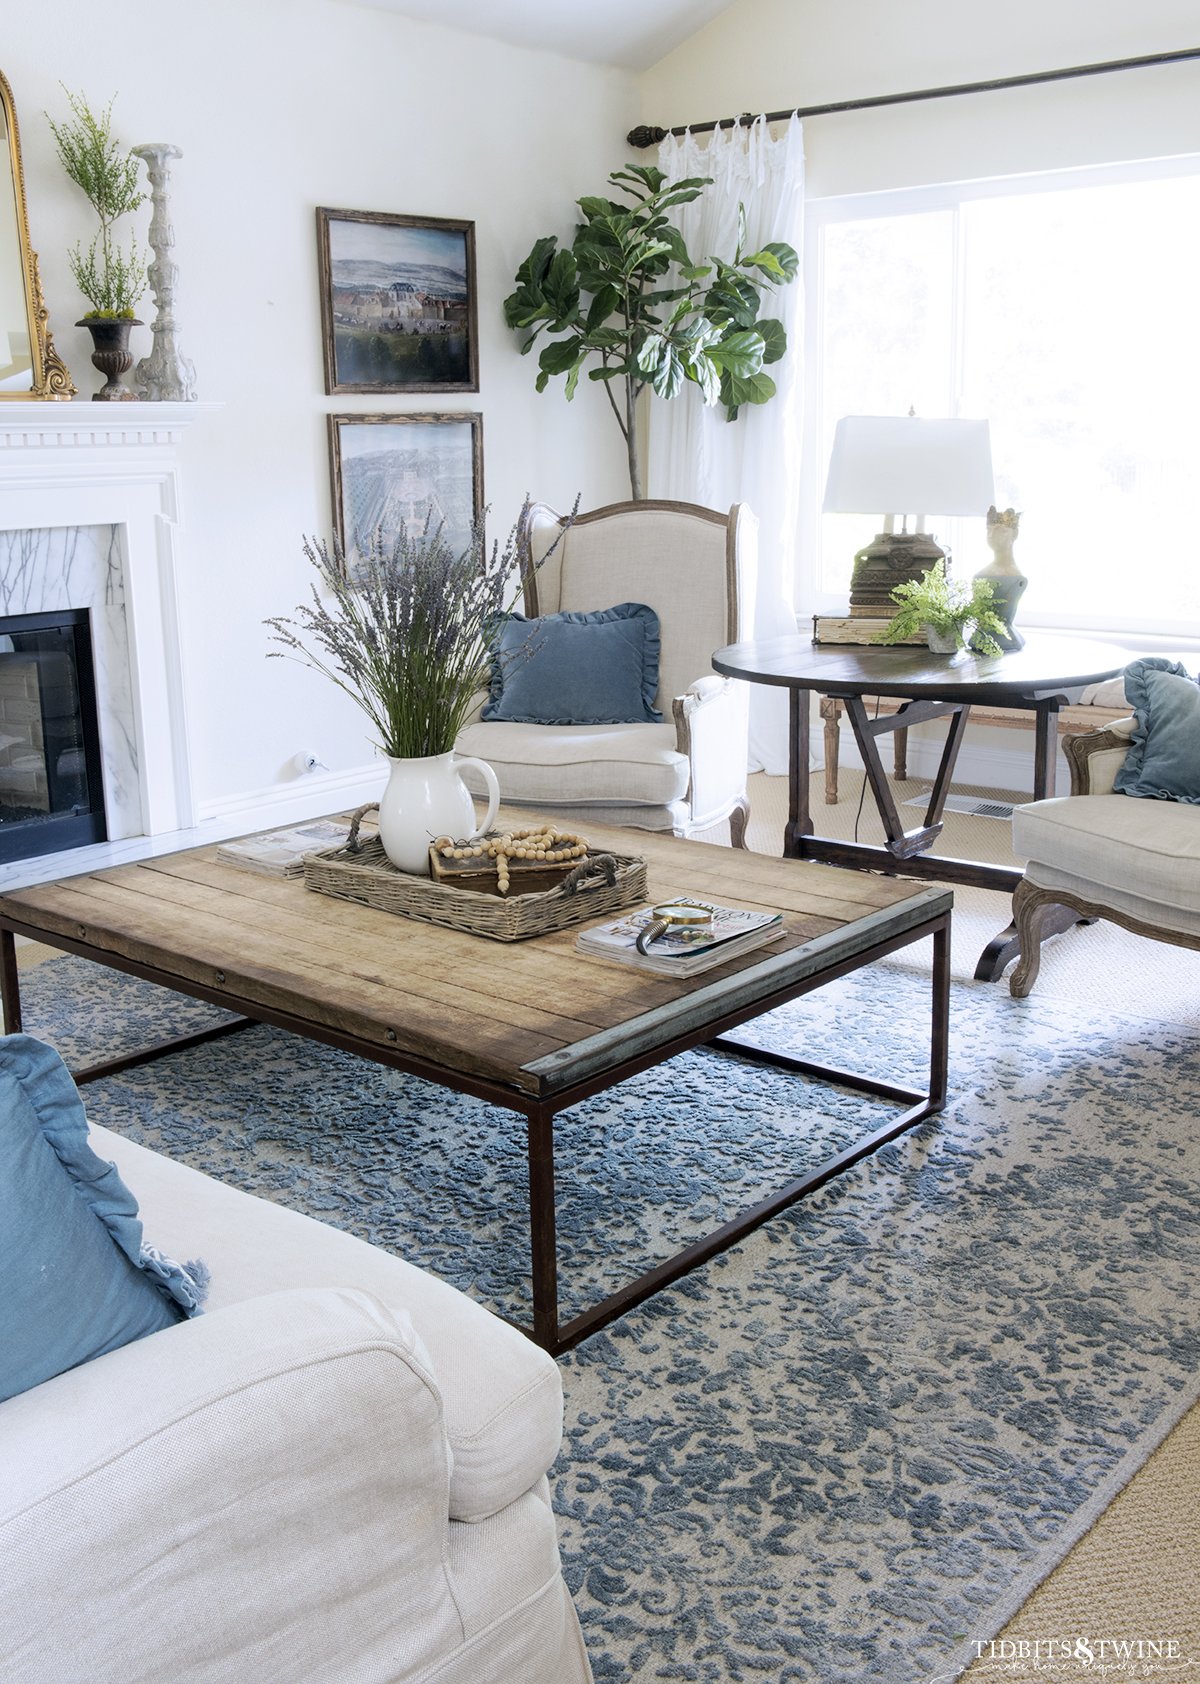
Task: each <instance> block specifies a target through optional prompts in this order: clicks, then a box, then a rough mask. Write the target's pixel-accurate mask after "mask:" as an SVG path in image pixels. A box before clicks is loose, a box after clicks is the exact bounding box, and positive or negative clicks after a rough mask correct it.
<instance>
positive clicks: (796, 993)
mask: <svg viewBox="0 0 1200 1684" xmlns="http://www.w3.org/2000/svg"><path fill="white" fill-rule="evenodd" d="M15 935H24V936H28V937H29V938H30V939H31V940H33V941H37V942H40V943H43V944H45V945H47V946H52V947H56V948H61V949H62V950H63V951H65V952H68V953H75V954H78V955H79V956H80V957H82V958H85V959H91V960H94V961H96V962H98V963H100V964H103V965H106V966H107V967H109V968H110V969H113V970H118V971H123V972H126V973H127V974H128V975H130V976H136V977H139V978H141V979H143V980H145V981H147V982H153V983H157V984H158V985H159V986H160V987H163V988H166V989H168V990H170V991H171V992H173V993H177V994H185V995H189V996H191V997H192V998H195V999H199V1000H205V1001H208V1002H209V1003H211V1004H213V1005H216V1006H221V1007H224V1008H226V1009H228V1010H230V1011H234V1012H238V1013H239V1014H241V1015H239V1016H237V1017H235V1018H233V1019H232V1020H231V1021H227V1022H224V1023H220V1024H216V1025H214V1026H212V1027H210V1028H208V1029H202V1030H199V1031H196V1032H195V1033H193V1034H189V1035H181V1036H177V1037H174V1038H173V1039H171V1040H167V1041H162V1042H158V1043H156V1044H155V1045H154V1046H150V1047H144V1048H141V1049H139V1050H138V1051H136V1052H132V1053H129V1054H126V1055H124V1056H122V1057H119V1058H113V1059H107V1060H105V1061H103V1062H101V1063H97V1064H92V1065H89V1066H88V1067H87V1068H85V1069H82V1070H80V1071H78V1072H76V1073H75V1080H76V1082H80V1083H82V1082H91V1081H96V1080H98V1079H100V1078H101V1077H104V1076H113V1075H116V1074H118V1073H119V1072H120V1071H123V1070H129V1069H132V1068H133V1067H134V1066H136V1065H140V1064H146V1063H149V1062H150V1061H151V1060H153V1059H156V1058H161V1057H162V1056H163V1055H164V1054H167V1053H172V1052H180V1051H182V1050H184V1049H185V1048H187V1047H194V1046H199V1045H201V1044H203V1043H204V1042H207V1041H213V1040H217V1039H220V1038H221V1037H223V1036H226V1035H231V1034H234V1033H236V1032H238V1031H239V1030H242V1029H246V1028H249V1027H251V1026H252V1025H253V1024H255V1023H269V1024H272V1025H274V1026H275V1027H277V1028H280V1029H285V1030H288V1031H290V1032H291V1033H293V1034H297V1035H301V1036H304V1037H305V1038H307V1039H309V1040H314V1041H321V1042H324V1043H325V1044H327V1045H329V1046H333V1047H338V1048H341V1049H342V1050H343V1051H346V1052H351V1053H355V1054H357V1055H358V1056H359V1057H362V1058H368V1059H370V1060H372V1061H373V1062H375V1063H377V1064H383V1065H386V1066H388V1067H390V1068H392V1069H396V1070H402V1071H404V1072H406V1073H407V1074H409V1075H413V1076H422V1077H424V1078H425V1079H426V1080H427V1081H431V1082H435V1083H437V1084H438V1085H439V1086H441V1087H444V1088H449V1089H451V1090H452V1091H454V1092H457V1093H465V1094H470V1095H471V1096H472V1097H473V1098H476V1099H482V1100H485V1101H487V1102H489V1103H490V1104H493V1105H497V1106H501V1107H503V1108H505V1109H508V1110H513V1111H517V1112H519V1113H520V1114H521V1115H523V1116H524V1118H525V1120H526V1125H527V1144H528V1163H529V1229H530V1253H531V1270H532V1297H533V1325H532V1327H531V1328H530V1327H527V1326H523V1325H522V1324H521V1323H515V1324H514V1325H516V1326H518V1327H520V1330H521V1331H522V1332H523V1333H525V1334H527V1335H528V1336H529V1337H530V1338H532V1339H533V1340H534V1341H535V1342H536V1343H537V1344H539V1345H541V1346H542V1347H543V1348H544V1349H545V1350H547V1351H549V1352H550V1353H551V1354H552V1355H554V1356H557V1355H558V1354H559V1353H560V1352H563V1351H566V1350H569V1349H570V1348H571V1346H573V1345H576V1344H578V1343H579V1341H580V1340H581V1339H583V1338H585V1337H586V1336H587V1335H588V1334H590V1333H594V1332H595V1331H596V1330H597V1329H599V1328H601V1327H605V1326H607V1325H608V1323H609V1322H612V1321H614V1320H615V1319H616V1318H617V1317H618V1316H620V1315H622V1314H624V1312H625V1311H626V1310H630V1309H632V1308H633V1307H634V1306H635V1305H637V1304H640V1303H642V1302H643V1301H644V1300H645V1299H647V1298H649V1297H650V1296H651V1295H652V1294H653V1293H655V1292H657V1291H659V1290H660V1289H661V1288H662V1287H665V1286H667V1285H669V1284H670V1283H671V1282H672V1281H676V1280H678V1279H679V1278H680V1277H681V1276H682V1275H685V1274H687V1273H688V1272H689V1270H692V1269H694V1268H696V1267H697V1266H698V1265H699V1264H701V1263H704V1262H706V1261H707V1260H708V1259H709V1258H711V1257H714V1256H716V1255H717V1254H718V1253H719V1252H722V1251H725V1250H727V1249H728V1247H730V1246H731V1245H733V1244H735V1243H736V1241H738V1240H739V1239H741V1238H742V1237H743V1236H744V1235H746V1234H749V1233H750V1232H752V1231H753V1230H754V1229H755V1228H758V1227H761V1225H762V1224H763V1223H764V1222H766V1221H768V1220H769V1219H770V1218H771V1217H773V1216H775V1215H777V1214H778V1213H779V1212H780V1211H783V1210H786V1209H787V1208H788V1207H789V1206H790V1205H793V1204H795V1203H796V1202H797V1201H798V1200H799V1199H802V1198H804V1197H805V1195H806V1194H808V1193H811V1192H813V1191H814V1190H815V1189H816V1188H818V1187H821V1186H823V1185H824V1184H825V1183H826V1182H827V1181H829V1180H831V1179H832V1178H833V1177H834V1176H836V1175H839V1174H841V1172H842V1171H843V1170H846V1169H848V1168H849V1167H850V1166H851V1165H852V1164H855V1163H857V1162H858V1161H859V1159H861V1158H864V1157H867V1156H868V1155H869V1154H870V1153H872V1152H874V1151H876V1150H877V1149H878V1148H879V1147H880V1146H882V1145H884V1144H885V1143H886V1142H888V1141H890V1140H895V1139H896V1138H897V1136H899V1135H901V1134H904V1133H905V1132H907V1130H909V1129H911V1128H915V1127H916V1125H917V1124H918V1123H921V1122H924V1121H925V1119H926V1118H928V1117H932V1116H934V1115H935V1114H936V1113H937V1112H938V1111H940V1110H941V1109H942V1108H943V1106H944V1105H945V1103H946V1091H947V1058H948V1035H949V1002H950V912H949V910H944V911H942V912H940V913H938V914H936V915H934V916H931V917H929V918H926V919H924V920H922V921H921V922H920V923H917V924H913V925H910V926H909V927H908V928H906V929H904V930H903V931H902V932H901V933H899V934H897V935H893V936H887V935H883V936H881V937H880V939H878V940H876V941H873V942H872V943H871V945H869V946H867V947H864V948H863V949H862V950H861V951H859V952H857V953H855V954H853V955H852V956H850V957H848V958H844V959H842V960H839V961H836V962H833V963H830V964H828V965H825V966H820V967H818V968H817V969H816V970H814V971H813V972H812V973H810V974H809V975H807V976H805V977H803V978H802V979H800V980H796V979H795V978H793V979H791V980H789V981H787V982H786V983H783V984H781V985H780V986H778V987H775V988H774V989H769V990H766V991H764V993H763V994H762V995H761V996H760V997H757V998H755V999H754V1000H753V1002H752V1003H751V1004H749V1005H748V1004H747V1003H746V1002H744V1001H743V1002H742V1003H740V1004H739V1005H737V1006H736V1007H734V1008H733V1009H730V1010H727V1011H724V1012H721V1013H717V1014H714V1015H713V1016H712V1017H711V1019H707V1020H706V1021H704V1022H703V1023H702V1024H701V1025H699V1026H697V1027H693V1028H692V1029H690V1030H687V1031H683V1032H679V1033H675V1034H671V1033H669V1032H661V1033H660V1034H659V1035H657V1036H653V1040H652V1044H643V1045H642V1048H641V1050H639V1051H637V1052H636V1053H632V1054H631V1055H630V1056H628V1057H625V1058H623V1059H621V1060H620V1061H619V1062H616V1063H609V1064H606V1065H605V1067H604V1068H603V1069H599V1070H597V1071H596V1072H595V1073H594V1074H590V1075H588V1076H587V1077H586V1078H585V1079H580V1080H575V1081H570V1082H567V1083H564V1085H563V1086H561V1087H560V1088H557V1089H556V1090H555V1091H553V1092H552V1093H546V1094H545V1095H544V1096H537V1095H534V1094H532V1093H524V1092H521V1091H519V1090H518V1089H516V1088H515V1087H511V1086H508V1085H506V1084H504V1083H500V1082H497V1081H490V1080H488V1079H486V1078H483V1077H476V1076H472V1075H469V1074H466V1073H464V1072H461V1071H457V1070H452V1069H450V1068H448V1067H446V1066H445V1065H441V1064H437V1063H435V1062H433V1061H432V1060H429V1059H426V1058H422V1057H419V1056H417V1055H414V1054H410V1053H405V1052H401V1051H400V1050H399V1049H397V1050H396V1051H394V1052H393V1051H390V1050H389V1049H387V1048H385V1047H381V1046H379V1045H378V1044H376V1043H374V1042H370V1041H366V1040H363V1039H361V1038H360V1037H358V1036H355V1035H352V1034H348V1033H345V1032H342V1031H339V1030H335V1029H332V1028H327V1027H325V1026H324V1025H320V1024H314V1023H311V1022H308V1021H306V1020H304V1019H301V1018H298V1017H296V1016H294V1015H293V1014H291V1013H289V1012H286V1011H281V1010H276V1009H269V1008H267V1007H264V1006H263V1005H261V1004H259V1003H258V1002H251V1001H247V1000H245V999H240V998H239V997H238V996H237V995H236V994H234V993H231V992H225V991H222V990H220V989H214V988H209V987H206V986H205V985H203V984H201V983H199V982H193V981H191V980H190V979H186V978H181V977H176V976H174V975H171V974H169V973H166V972H162V971H158V970H156V969H155V968H154V967H152V966H149V965H145V964H142V963H140V962H138V961H136V960H131V959H128V958H125V957H124V956H123V955H120V954H116V953H112V952H109V951H108V950H106V949H103V948H97V947H95V946H93V945H91V944H89V943H87V942H85V941H76V940H72V939H71V938H69V937H67V936H64V935H60V934H58V933H51V932H48V931H46V930H43V929H42V928H40V927H39V926H37V925H33V924H26V923H22V922H21V921H20V920H19V919H16V918H14V917H12V916H10V915H9V914H8V913H6V912H3V911H0V1000H2V1002H3V1011H4V1026H5V1032H6V1033H8V1034H14V1033H16V1032H17V1031H19V1030H20V1028H21V994H20V977H19V974H18V969H17V962H16V950H15V945H14V936H15ZM926 936H932V938H933V967H932V991H931V1007H930V1053H929V1081H928V1086H927V1088H926V1089H925V1090H923V1091H922V1090H919V1089H914V1088H908V1087H902V1086H897V1085H895V1084H893V1083H890V1082H883V1081H878V1080H876V1079H875V1078H873V1077H870V1076H864V1075H860V1074H857V1073H855V1072H852V1071H846V1070H842V1069H839V1068H837V1067H835V1066H832V1065H824V1064H817V1063H814V1062H812V1061H810V1060H808V1059H802V1058H793V1057H791V1056H790V1055H788V1054H785V1053H778V1052H774V1051H770V1050H768V1049H765V1048H761V1047H756V1046H753V1045H751V1044H749V1043H743V1042H740V1041H737V1040H734V1039H732V1038H731V1037H730V1036H729V1035H728V1034H727V1031H728V1030H730V1029H734V1028H737V1027H738V1026H739V1025H742V1024H745V1023H748V1022H751V1021H752V1020H753V1019H754V1018H757V1017H760V1016H762V1015H763V1014H764V1013H766V1012H770V1011H773V1010H775V1009H776V1008H777V1007H779V1006H783V1005H787V1004H788V1003H789V1002H790V1001H792V1000H795V999H798V998H800V997H801V996H802V995H804V994H808V993H811V992H812V991H813V990H814V989H817V988H820V987H823V986H824V984H825V983H827V982H832V981H834V980H835V979H836V978H838V977H842V976H847V975H849V974H850V973H851V972H853V971H857V970H861V969H862V968H863V966H865V965H869V964H871V963H872V962H873V961H874V960H876V959H882V958H884V957H885V956H886V955H887V954H889V953H894V952H895V951H897V949H899V948H902V947H907V946H909V945H911V944H912V943H914V942H917V941H921V940H923V939H924V938H925V937H926ZM642 1023H643V1026H644V1025H645V1020H642ZM664 1027H665V1029H666V1030H669V1025H667V1026H664ZM389 1033H394V1031H389ZM652 1034H653V1031H652V1028H651V1029H649V1030H646V1032H644V1033H643V1034H642V1035H640V1036H639V1040H640V1041H642V1042H643V1043H645V1042H646V1041H647V1039H648V1036H650V1035H652ZM700 1046H709V1047H713V1048H715V1049H717V1050H718V1051H720V1052H723V1053H730V1054H734V1055H736V1056H738V1057H741V1058H748V1059H751V1060H754V1061H756V1062H758V1063H761V1064H766V1065H770V1066H773V1067H774V1068H777V1069H780V1070H784V1071H789V1072H791V1073H793V1074H798V1075H803V1076H809V1077H815V1078H817V1079H819V1080H824V1081H828V1082H830V1083H833V1084H835V1085H838V1086H841V1087H847V1088H851V1089H853V1090H855V1091H857V1092H861V1093H865V1094H871V1095H873V1096H874V1097H876V1098H880V1099H885V1100H892V1101H895V1102H896V1103H898V1104H900V1105H902V1106H903V1107H904V1109H903V1110H902V1111H901V1112H900V1114H899V1115H898V1116H895V1117H892V1118H890V1119H888V1121H886V1122H885V1123H884V1124H883V1125H882V1126H881V1127H879V1128H877V1129H875V1130H874V1131H873V1132H872V1133H870V1134H869V1135H867V1136H866V1137H865V1138H863V1139H861V1140H859V1141H858V1142H856V1143H855V1144H854V1145H853V1146H850V1147H848V1148H847V1149H846V1150H845V1151H843V1152H840V1153H838V1154H837V1155H836V1156H835V1157H832V1158H830V1159H828V1160H827V1161H826V1162H824V1163H822V1164H820V1165H819V1166H818V1167H817V1168H815V1169H813V1170H810V1171H809V1172H808V1173H807V1174H805V1175H803V1176H801V1177H800V1178H799V1179H797V1180H795V1181H792V1182H790V1183H789V1184H788V1185H787V1186H786V1187H784V1188H782V1189H781V1190H780V1191H779V1192H777V1193H774V1194H773V1195H771V1196H770V1197H769V1198H767V1199H764V1200H763V1201H762V1202H761V1203H759V1204H757V1205H754V1206H752V1207H751V1208H750V1209H747V1210H744V1211H742V1212H741V1213H740V1214H739V1215H738V1216H736V1217H734V1218H733V1219H732V1220H730V1221H728V1222H726V1223H724V1224H723V1225H722V1226H721V1227H719V1228H717V1229H716V1230H715V1231H714V1232H713V1233H711V1234H709V1235H707V1236H706V1237H705V1238H703V1239H700V1240H697V1241H695V1242H694V1243H693V1244H691V1245H689V1246H687V1247H686V1248H685V1249H684V1250H683V1251H681V1252H679V1253H678V1254H677V1255H676V1256H675V1257H672V1258H669V1259H667V1260H666V1261H664V1262H662V1263H658V1264H656V1265H655V1266H654V1267H653V1268H651V1269H648V1270H647V1271H646V1272H645V1273H644V1274H642V1275H640V1276H638V1278H637V1279H636V1280H633V1281H631V1282H630V1283H629V1284H628V1285H627V1286H624V1287H622V1288H620V1290H618V1291H617V1292H614V1293H612V1294H610V1295H609V1296H608V1297H606V1298H604V1299H603V1300H601V1301H600V1302H599V1303H598V1304H594V1305H593V1306H591V1307H590V1308H589V1309H587V1310H585V1311H583V1312H582V1313H581V1314H579V1315H576V1316H574V1317H573V1318H572V1319H571V1320H570V1321H568V1322H566V1323H565V1324H563V1323H560V1321H559V1308H558V1249H557V1237H556V1206H555V1175H554V1119H555V1117H556V1116H557V1115H558V1114H559V1112H562V1111H566V1110H568V1109H569V1108H570V1107H571V1106H572V1105H577V1104H579V1102H580V1101H581V1100H584V1099H590V1098H591V1097H592V1096H593V1095H595V1094H598V1093H603V1092H605V1091H606V1090H607V1089H609V1088H612V1087H615V1086H616V1085H617V1083H619V1082H622V1081H624V1080H625V1079H626V1078H627V1077H629V1076H634V1075H637V1074H638V1073H639V1072H640V1071H643V1070H649V1069H652V1068H654V1067H655V1066H657V1065H660V1064H663V1063H665V1061H666V1060H667V1059H669V1058H672V1057H674V1055H675V1054H677V1053H682V1052H687V1051H690V1050H692V1049H693V1048H695V1047H700Z"/></svg>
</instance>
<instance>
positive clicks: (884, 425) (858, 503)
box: [823, 415, 996, 515]
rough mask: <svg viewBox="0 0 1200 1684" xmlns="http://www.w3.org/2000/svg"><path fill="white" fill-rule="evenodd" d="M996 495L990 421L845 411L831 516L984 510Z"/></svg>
mask: <svg viewBox="0 0 1200 1684" xmlns="http://www.w3.org/2000/svg"><path fill="white" fill-rule="evenodd" d="M995 495H996V492H995V482H994V480H993V477H992V445H991V437H990V434H989V431H988V424H987V422H986V421H926V420H924V419H921V418H918V417H917V416H913V415H907V416H898V415H845V416H843V417H842V419H841V420H840V421H839V422H838V424H837V428H836V430H835V432H834V435H833V452H832V455H831V456H830V459H829V477H828V479H827V480H826V482H825V502H824V505H823V507H824V510H825V513H826V514H856V515H868V514H869V515H883V514H897V515H898V514H923V515H982V514H986V513H987V509H988V506H989V504H991V503H992V502H993V501H994V499H995Z"/></svg>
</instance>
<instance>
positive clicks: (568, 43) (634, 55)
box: [359, 0, 730, 70]
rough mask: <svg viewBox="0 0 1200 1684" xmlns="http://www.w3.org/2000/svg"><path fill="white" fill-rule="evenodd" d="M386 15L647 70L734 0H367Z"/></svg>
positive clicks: (366, 3) (519, 45) (595, 60)
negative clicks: (388, 13) (395, 13)
mask: <svg viewBox="0 0 1200 1684" xmlns="http://www.w3.org/2000/svg"><path fill="white" fill-rule="evenodd" d="M359 4H361V5H367V6H373V7H375V8H376V10H378V11H382V12H399V13H400V14H401V15H402V16H403V17H409V18H420V19H421V20H422V21H424V22H426V23H440V24H444V25H445V26H446V27H447V28H450V29H464V30H466V31H468V33H469V34H472V35H483V36H488V37H490V38H491V39H492V40H495V41H507V42H508V43H509V45H510V46H514V47H536V48H540V49H541V50H542V51H543V52H548V53H561V54H562V55H563V56H564V57H566V58H575V59H584V60H586V61H587V62H588V63H591V64H610V65H615V66H618V67H620V68H622V69H626V70H645V69H647V68H648V67H649V66H650V65H652V64H656V63H657V62H658V60H659V59H660V58H662V57H663V56H664V55H665V54H667V53H669V52H671V51H672V50H673V49H674V48H675V47H677V46H679V44H680V42H682V41H686V40H687V38H688V36H689V35H695V34H696V33H697V31H698V30H700V29H703V27H704V25H705V24H706V23H708V22H709V21H710V20H711V19H712V18H715V17H716V16H717V14H718V12H723V11H724V10H725V9H726V7H727V6H728V5H729V4H730V0H499V3H498V0H359Z"/></svg>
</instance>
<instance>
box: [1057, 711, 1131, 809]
mask: <svg viewBox="0 0 1200 1684" xmlns="http://www.w3.org/2000/svg"><path fill="white" fill-rule="evenodd" d="M1136 723H1137V722H1136V720H1134V719H1133V717H1132V716H1131V717H1130V718H1128V719H1114V720H1113V722H1112V724H1111V725H1109V726H1108V727H1107V728H1106V729H1105V730H1103V731H1088V732H1086V733H1084V734H1083V735H1081V736H1075V737H1067V738H1065V739H1064V741H1063V753H1064V754H1065V755H1066V757H1067V764H1068V765H1069V767H1070V769H1071V794H1072V795H1111V794H1112V789H1113V780H1114V779H1115V778H1116V775H1117V773H1118V772H1119V771H1120V769H1121V767H1122V765H1123V764H1124V760H1125V756H1126V754H1127V753H1128V752H1129V744H1130V740H1131V739H1132V737H1133V730H1134V726H1135V724H1136Z"/></svg>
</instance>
